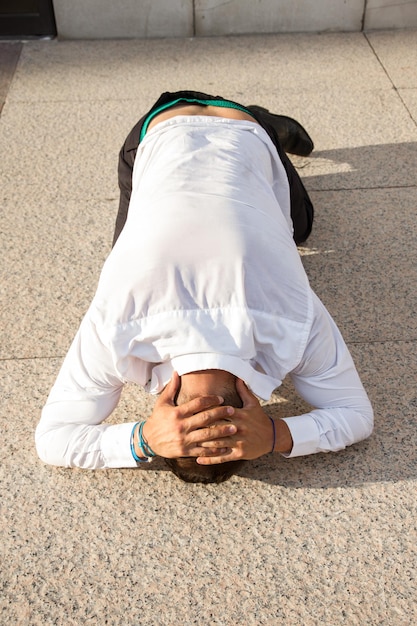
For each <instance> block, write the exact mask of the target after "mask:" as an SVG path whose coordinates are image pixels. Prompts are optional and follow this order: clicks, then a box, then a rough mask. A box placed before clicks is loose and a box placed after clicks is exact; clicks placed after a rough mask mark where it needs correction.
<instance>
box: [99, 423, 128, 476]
mask: <svg viewBox="0 0 417 626" xmlns="http://www.w3.org/2000/svg"><path fill="white" fill-rule="evenodd" d="M134 425H135V422H131V423H128V424H114V425H111V426H108V428H106V430H105V431H104V433H103V435H102V439H101V452H102V455H103V458H104V460H105V466H106V467H108V468H112V469H113V468H117V467H137V463H136V461H135V459H134V458H133V456H132V452H131V449H130V436H131V434H132V428H133V426H134Z"/></svg>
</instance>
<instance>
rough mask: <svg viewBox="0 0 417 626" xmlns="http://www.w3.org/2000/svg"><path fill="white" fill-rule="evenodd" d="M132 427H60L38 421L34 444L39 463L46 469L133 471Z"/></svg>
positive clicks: (119, 425) (74, 425) (82, 425)
mask: <svg viewBox="0 0 417 626" xmlns="http://www.w3.org/2000/svg"><path fill="white" fill-rule="evenodd" d="M132 428H133V424H132V423H125V424H99V425H88V424H68V423H67V424H62V423H61V424H60V423H55V424H54V423H52V422H51V421H48V420H41V422H40V423H39V425H38V427H37V429H36V434H35V443H36V449H37V453H38V455H39V457H40V459H41V460H42V461H43V462H44V463H47V464H49V465H57V466H61V467H79V468H82V469H108V468H122V467H135V466H136V463H135V461H134V459H133V457H132V454H131V450H130V434H131V431H132Z"/></svg>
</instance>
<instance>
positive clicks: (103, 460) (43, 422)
mask: <svg viewBox="0 0 417 626" xmlns="http://www.w3.org/2000/svg"><path fill="white" fill-rule="evenodd" d="M122 388H123V382H122V381H121V380H120V378H119V377H118V375H117V373H116V371H115V367H114V364H113V360H112V355H111V352H110V350H109V349H108V348H107V347H106V346H105V345H104V344H103V342H102V341H101V339H100V336H99V333H98V332H97V328H96V326H95V324H94V323H93V321H92V320H91V318H90V316H89V313H87V315H86V316H85V318H84V319H83V321H82V322H81V325H80V328H79V330H78V332H77V334H76V336H75V338H74V341H73V342H72V344H71V347H70V349H69V351H68V353H67V356H66V357H65V359H64V362H63V364H62V367H61V370H60V372H59V374H58V377H57V379H56V382H55V384H54V386H53V387H52V390H51V392H50V394H49V397H48V399H47V402H46V404H45V406H44V408H43V411H42V415H41V419H40V422H39V424H38V426H37V429H36V433H35V443H36V449H37V452H38V455H39V457H40V458H41V460H42V461H44V462H45V463H48V464H51V465H59V466H64V467H81V468H85V469H99V468H102V469H105V468H114V467H135V466H136V462H135V461H134V459H133V457H132V454H131V451H130V433H131V430H132V427H133V423H124V424H115V425H112V424H103V423H102V422H103V421H104V420H105V419H106V418H107V417H108V416H109V415H110V413H111V412H112V411H113V410H114V409H115V408H116V406H117V404H118V401H119V398H120V394H121V391H122Z"/></svg>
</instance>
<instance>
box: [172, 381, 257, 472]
mask: <svg viewBox="0 0 417 626" xmlns="http://www.w3.org/2000/svg"><path fill="white" fill-rule="evenodd" d="M211 394H215V395H220V396H222V397H223V398H224V404H225V405H227V406H234V407H236V408H241V407H242V400H241V398H240V396H239V394H238V392H237V390H236V376H234V375H233V374H230V373H229V372H225V371H224V370H203V371H201V372H192V373H190V374H185V375H183V376H181V386H180V388H179V390H178V393H177V398H176V404H177V405H180V404H184V403H185V402H189V401H190V400H192V399H193V398H196V397H198V396H202V395H211ZM165 462H166V464H167V465H168V467H169V468H170V469H171V471H172V472H173V473H174V474H175V475H176V476H177V477H178V478H181V480H184V481H185V482H189V483H205V484H208V483H221V482H224V481H225V480H228V479H229V478H230V477H231V476H233V474H235V473H236V472H237V471H238V470H239V468H240V467H242V465H243V464H244V463H245V462H246V461H229V462H226V463H218V464H215V465H199V464H198V463H197V461H196V459H195V458H194V457H181V458H179V459H165Z"/></svg>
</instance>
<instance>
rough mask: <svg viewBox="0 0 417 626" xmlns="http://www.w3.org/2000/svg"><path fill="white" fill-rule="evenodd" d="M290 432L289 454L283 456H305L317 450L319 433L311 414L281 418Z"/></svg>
mask: <svg viewBox="0 0 417 626" xmlns="http://www.w3.org/2000/svg"><path fill="white" fill-rule="evenodd" d="M282 419H283V420H284V422H286V424H287V426H288V428H289V429H290V432H291V437H292V440H293V447H292V450H291V452H290V453H289V454H284V455H283V456H285V457H287V458H292V457H296V456H306V455H308V454H315V453H316V452H319V446H320V433H319V429H318V428H317V424H316V422H315V420H314V419H313V418H312V416H311V415H309V414H308V413H306V414H305V415H296V416H295V417H284V418H282Z"/></svg>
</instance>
